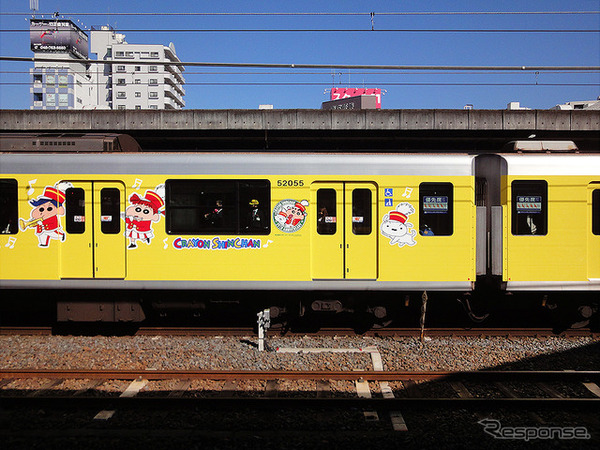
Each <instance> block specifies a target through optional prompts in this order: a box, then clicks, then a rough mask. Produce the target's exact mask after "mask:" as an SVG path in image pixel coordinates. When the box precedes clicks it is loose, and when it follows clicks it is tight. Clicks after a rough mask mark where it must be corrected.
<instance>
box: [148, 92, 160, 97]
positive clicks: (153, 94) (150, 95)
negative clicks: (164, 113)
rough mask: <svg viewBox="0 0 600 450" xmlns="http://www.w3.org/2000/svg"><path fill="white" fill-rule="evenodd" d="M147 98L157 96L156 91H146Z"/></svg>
mask: <svg viewBox="0 0 600 450" xmlns="http://www.w3.org/2000/svg"><path fill="white" fill-rule="evenodd" d="M148 97H149V98H158V92H148Z"/></svg>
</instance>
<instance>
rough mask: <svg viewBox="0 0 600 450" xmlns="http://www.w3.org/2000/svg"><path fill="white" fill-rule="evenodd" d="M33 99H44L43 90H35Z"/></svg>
mask: <svg viewBox="0 0 600 450" xmlns="http://www.w3.org/2000/svg"><path fill="white" fill-rule="evenodd" d="M33 101H34V102H42V101H44V94H42V93H41V92H34V93H33Z"/></svg>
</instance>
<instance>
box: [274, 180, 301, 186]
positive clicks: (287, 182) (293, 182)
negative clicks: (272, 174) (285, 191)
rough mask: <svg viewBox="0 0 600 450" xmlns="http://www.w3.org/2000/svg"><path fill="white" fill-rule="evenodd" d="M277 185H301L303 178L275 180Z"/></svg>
mask: <svg viewBox="0 0 600 450" xmlns="http://www.w3.org/2000/svg"><path fill="white" fill-rule="evenodd" d="M277 186H278V187H302V186H304V180H277Z"/></svg>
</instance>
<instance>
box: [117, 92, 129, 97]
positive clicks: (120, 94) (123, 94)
mask: <svg viewBox="0 0 600 450" xmlns="http://www.w3.org/2000/svg"><path fill="white" fill-rule="evenodd" d="M117 98H127V93H126V92H123V91H120V92H117Z"/></svg>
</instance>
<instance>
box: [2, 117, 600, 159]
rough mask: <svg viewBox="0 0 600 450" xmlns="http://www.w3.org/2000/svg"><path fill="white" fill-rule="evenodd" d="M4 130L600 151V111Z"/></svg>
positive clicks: (58, 124) (280, 146)
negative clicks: (563, 146)
mask: <svg viewBox="0 0 600 450" xmlns="http://www.w3.org/2000/svg"><path fill="white" fill-rule="evenodd" d="M0 124H1V128H2V131H4V132H38V133H39V132H42V133H57V132H61V133H64V132H76V133H79V132H111V133H114V132H119V133H127V134H130V135H131V136H133V137H134V138H136V139H137V140H138V142H140V144H141V146H142V148H143V149H144V150H149V151H152V150H185V151H190V150H207V149H209V150H227V149H252V150H274V151H276V150H362V151H366V150H367V151H368V150H386V151H393V150H402V151H406V150H417V151H418V150H423V149H434V150H448V151H498V150H499V149H500V148H501V147H502V146H503V145H504V144H505V143H507V142H509V141H511V140H522V139H527V138H528V137H529V136H531V135H535V139H561V140H573V141H575V143H576V144H577V145H578V146H579V148H580V149H581V150H582V151H594V152H598V151H600V111H598V110H571V111H559V110H517V111H515V110H462V109H461V110H439V109H426V110H408V109H403V110H354V111H352V110H350V111H341V110H307V109H289V110H277V109H275V110H183V111H165V110H160V111H152V110H141V111H140V110H124V111H101V110H87V111H85V110H83V111H32V110H0Z"/></svg>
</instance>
